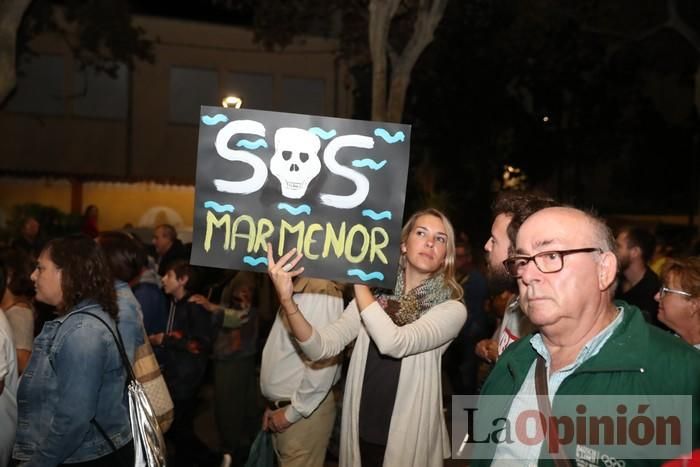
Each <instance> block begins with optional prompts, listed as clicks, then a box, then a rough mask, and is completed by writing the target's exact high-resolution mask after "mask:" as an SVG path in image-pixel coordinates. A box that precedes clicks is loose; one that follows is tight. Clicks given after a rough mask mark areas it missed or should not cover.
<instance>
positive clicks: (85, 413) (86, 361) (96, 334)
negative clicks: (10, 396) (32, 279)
mask: <svg viewBox="0 0 700 467" xmlns="http://www.w3.org/2000/svg"><path fill="white" fill-rule="evenodd" d="M78 310H81V311H87V312H90V313H93V314H95V315H97V316H99V317H100V318H102V319H103V320H104V321H105V322H107V323H110V324H112V323H113V321H112V320H111V318H110V317H109V315H108V314H107V313H106V312H105V311H103V310H102V308H101V307H100V306H99V305H98V304H96V303H94V302H88V301H85V302H82V303H81V304H79V305H78V306H77V307H76V308H75V309H73V310H71V312H69V313H68V314H66V315H64V316H61V317H59V318H58V319H55V320H53V321H49V322H47V323H46V324H44V328H43V330H42V331H41V334H39V335H38V336H37V337H36V339H35V340H34V349H33V351H32V356H31V358H30V360H29V365H28V366H27V369H26V370H25V372H24V373H23V375H22V378H21V380H20V384H19V389H18V392H17V406H18V427H17V439H16V442H15V447H14V452H13V456H14V457H15V458H16V459H18V460H20V461H22V462H21V464H20V465H21V466H32V467H33V466H47V467H48V466H55V465H57V464H60V463H63V462H66V463H74V462H86V461H89V460H92V459H96V458H99V457H103V456H105V455H107V454H110V453H111V452H112V448H111V447H110V446H109V444H108V443H107V440H105V438H104V437H103V436H102V435H101V434H100V432H99V431H98V430H97V428H96V426H95V425H94V424H93V423H91V420H92V419H93V418H94V419H95V420H96V421H97V422H98V423H99V424H100V425H101V426H102V428H103V429H104V430H105V432H106V433H107V435H108V436H109V437H110V438H111V440H112V442H113V443H114V445H115V446H116V447H117V448H120V447H122V446H124V445H125V444H127V443H128V442H129V441H130V440H131V426H130V422H129V409H128V403H127V401H126V395H125V384H126V372H125V370H124V366H123V362H122V359H121V356H120V355H119V351H118V350H117V347H116V344H115V342H114V338H113V337H112V334H111V333H110V332H109V330H108V329H107V328H106V327H105V325H104V324H102V323H101V322H100V321H98V320H96V319H95V318H93V317H92V316H88V315H84V314H76V315H73V314H74V313H75V311H78Z"/></svg>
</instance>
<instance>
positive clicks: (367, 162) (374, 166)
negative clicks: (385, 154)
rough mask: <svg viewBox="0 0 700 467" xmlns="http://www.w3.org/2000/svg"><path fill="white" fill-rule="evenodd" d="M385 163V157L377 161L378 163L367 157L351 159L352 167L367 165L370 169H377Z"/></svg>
mask: <svg viewBox="0 0 700 467" xmlns="http://www.w3.org/2000/svg"><path fill="white" fill-rule="evenodd" d="M385 165H386V159H385V160H383V161H381V162H379V163H377V162H375V161H373V160H372V159H369V158H367V159H362V160H360V159H356V160H354V161H352V166H353V167H369V168H370V169H372V170H379V169H381V168H382V167H384V166H385Z"/></svg>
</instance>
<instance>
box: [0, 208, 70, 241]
mask: <svg viewBox="0 0 700 467" xmlns="http://www.w3.org/2000/svg"><path fill="white" fill-rule="evenodd" d="M28 217H33V218H35V219H36V220H37V221H39V225H40V226H41V227H40V229H41V230H40V232H41V235H42V237H44V238H47V239H50V238H56V237H62V236H64V235H68V234H71V233H76V232H80V226H81V221H82V218H81V216H80V215H79V214H67V213H65V212H63V211H61V210H60V209H57V208H55V207H53V206H45V205H43V204H38V203H27V204H17V205H15V206H13V207H12V213H11V215H10V218H9V219H8V221H7V225H6V227H5V228H4V229H0V242H3V243H8V242H9V241H10V239H12V238H13V237H15V236H16V235H18V234H19V231H20V229H21V227H22V223H23V222H24V220H25V219H26V218H28Z"/></svg>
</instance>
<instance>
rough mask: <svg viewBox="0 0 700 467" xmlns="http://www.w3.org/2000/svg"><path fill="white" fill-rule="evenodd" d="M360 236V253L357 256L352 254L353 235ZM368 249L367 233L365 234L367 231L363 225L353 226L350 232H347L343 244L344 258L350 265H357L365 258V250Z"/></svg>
mask: <svg viewBox="0 0 700 467" xmlns="http://www.w3.org/2000/svg"><path fill="white" fill-rule="evenodd" d="M357 233H359V234H361V235H362V245H361V246H360V253H359V254H357V255H353V254H352V250H353V248H352V246H353V243H354V240H355V234H357ZM368 249H369V232H367V229H366V228H365V226H364V225H362V224H355V225H353V226H352V228H351V229H350V231H349V232H348V238H347V241H346V242H345V258H346V259H347V260H348V261H350V262H351V263H359V262H361V261H362V260H363V259H364V258H365V256H366V255H367V250H368Z"/></svg>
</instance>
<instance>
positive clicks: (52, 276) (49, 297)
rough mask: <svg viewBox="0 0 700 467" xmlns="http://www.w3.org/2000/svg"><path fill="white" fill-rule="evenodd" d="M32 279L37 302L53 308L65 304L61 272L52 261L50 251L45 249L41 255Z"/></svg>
mask: <svg viewBox="0 0 700 467" xmlns="http://www.w3.org/2000/svg"><path fill="white" fill-rule="evenodd" d="M31 279H32V281H33V282H34V288H35V289H36V299H37V300H39V301H40V302H44V303H48V304H49V305H53V306H58V305H60V304H61V303H62V302H63V290H62V289H61V270H60V269H59V268H58V267H57V266H56V264H55V263H54V262H53V261H51V255H50V254H49V250H46V249H45V250H44V251H42V252H41V254H40V255H39V259H38V261H37V265H36V269H34V272H33V273H32V275H31Z"/></svg>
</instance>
